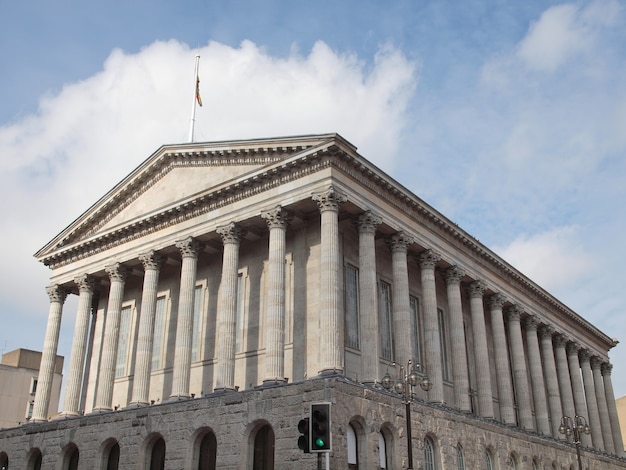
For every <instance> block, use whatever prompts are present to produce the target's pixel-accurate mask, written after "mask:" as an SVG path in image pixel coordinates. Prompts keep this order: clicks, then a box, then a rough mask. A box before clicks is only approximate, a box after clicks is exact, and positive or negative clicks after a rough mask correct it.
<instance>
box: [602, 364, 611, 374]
mask: <svg viewBox="0 0 626 470" xmlns="http://www.w3.org/2000/svg"><path fill="white" fill-rule="evenodd" d="M601 370H602V375H603V376H610V375H611V372H612V371H613V364H611V363H610V362H603V363H602V369H601Z"/></svg>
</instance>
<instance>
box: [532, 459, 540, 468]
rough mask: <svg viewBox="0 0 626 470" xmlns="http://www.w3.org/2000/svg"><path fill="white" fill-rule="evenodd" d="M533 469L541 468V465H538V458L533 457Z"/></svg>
mask: <svg viewBox="0 0 626 470" xmlns="http://www.w3.org/2000/svg"><path fill="white" fill-rule="evenodd" d="M533 470H539V465H537V460H535V459H533Z"/></svg>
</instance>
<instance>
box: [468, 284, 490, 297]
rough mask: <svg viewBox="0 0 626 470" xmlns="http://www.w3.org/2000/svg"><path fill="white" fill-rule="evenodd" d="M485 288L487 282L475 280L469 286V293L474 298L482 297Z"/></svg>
mask: <svg viewBox="0 0 626 470" xmlns="http://www.w3.org/2000/svg"><path fill="white" fill-rule="evenodd" d="M485 290H487V284H485V282H484V281H474V282H472V283H471V284H470V285H469V286H467V293H468V294H469V296H470V298H472V299H476V298H480V299H482V298H483V294H484V293H485Z"/></svg>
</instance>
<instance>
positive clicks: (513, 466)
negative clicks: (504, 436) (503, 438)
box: [509, 454, 517, 470]
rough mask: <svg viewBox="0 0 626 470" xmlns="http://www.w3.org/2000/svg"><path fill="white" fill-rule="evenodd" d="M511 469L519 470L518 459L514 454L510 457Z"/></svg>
mask: <svg viewBox="0 0 626 470" xmlns="http://www.w3.org/2000/svg"><path fill="white" fill-rule="evenodd" d="M509 468H510V469H511V470H517V459H516V458H515V455H513V454H511V455H509Z"/></svg>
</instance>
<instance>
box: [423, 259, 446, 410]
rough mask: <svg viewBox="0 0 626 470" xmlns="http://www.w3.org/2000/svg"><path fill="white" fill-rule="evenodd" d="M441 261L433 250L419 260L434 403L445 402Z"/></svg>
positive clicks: (426, 347) (429, 396) (426, 344)
mask: <svg viewBox="0 0 626 470" xmlns="http://www.w3.org/2000/svg"><path fill="white" fill-rule="evenodd" d="M439 259H441V256H440V255H439V254H437V253H435V252H434V251H433V250H426V251H425V252H423V253H421V254H420V255H419V258H418V263H419V266H420V273H421V280H422V303H423V305H424V347H425V350H426V351H425V359H426V360H425V362H426V373H427V374H428V376H429V377H430V379H431V380H432V384H433V388H432V389H431V390H430V392H428V398H429V400H430V401H431V402H434V403H443V402H444V399H443V375H442V364H441V341H440V336H439V334H440V333H439V314H438V313H437V286H436V283H435V265H436V264H437V261H439Z"/></svg>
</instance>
